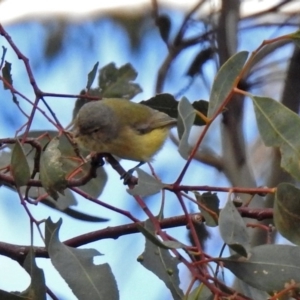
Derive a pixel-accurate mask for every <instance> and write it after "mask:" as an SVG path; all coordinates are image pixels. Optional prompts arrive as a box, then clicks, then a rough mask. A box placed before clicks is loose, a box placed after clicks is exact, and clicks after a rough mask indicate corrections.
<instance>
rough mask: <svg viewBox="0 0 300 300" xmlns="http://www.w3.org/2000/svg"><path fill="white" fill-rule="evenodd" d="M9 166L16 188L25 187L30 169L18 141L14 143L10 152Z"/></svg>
mask: <svg viewBox="0 0 300 300" xmlns="http://www.w3.org/2000/svg"><path fill="white" fill-rule="evenodd" d="M10 166H11V168H10V170H11V174H12V176H13V178H14V180H15V183H16V186H17V187H20V186H23V185H26V184H27V183H28V181H29V179H30V168H29V164H28V162H27V158H26V156H25V154H24V151H23V148H22V145H21V144H20V142H19V140H17V141H16V143H15V145H14V148H13V150H12V153H11V161H10Z"/></svg>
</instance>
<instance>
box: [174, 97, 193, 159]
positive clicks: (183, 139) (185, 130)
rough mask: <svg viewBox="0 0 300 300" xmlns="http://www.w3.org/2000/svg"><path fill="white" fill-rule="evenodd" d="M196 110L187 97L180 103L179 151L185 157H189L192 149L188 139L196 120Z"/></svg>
mask: <svg viewBox="0 0 300 300" xmlns="http://www.w3.org/2000/svg"><path fill="white" fill-rule="evenodd" d="M195 116H196V113H195V110H194V108H193V106H192V105H191V103H190V102H189V101H188V99H187V98H185V97H183V98H182V99H181V101H180V102H179V104H178V127H177V128H178V136H179V138H180V143H179V147H178V151H179V153H180V155H181V156H182V157H183V158H184V159H188V157H189V155H190V151H191V146H190V145H189V142H188V139H189V135H190V131H191V128H192V126H193V124H194V121H195Z"/></svg>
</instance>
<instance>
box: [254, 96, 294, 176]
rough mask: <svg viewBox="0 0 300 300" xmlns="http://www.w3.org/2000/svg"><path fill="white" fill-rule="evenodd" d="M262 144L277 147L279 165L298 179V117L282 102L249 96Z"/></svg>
mask: <svg viewBox="0 0 300 300" xmlns="http://www.w3.org/2000/svg"><path fill="white" fill-rule="evenodd" d="M251 99H252V100H253V103H254V108H255V115H256V121H257V125H258V129H259V132H260V135H261V137H262V140H263V142H264V144H265V145H266V146H268V147H279V148H280V151H281V163H280V165H281V167H282V168H283V169H285V170H286V171H287V172H288V173H290V174H291V175H292V176H293V177H294V178H296V179H297V180H300V164H299V161H300V118H299V116H298V115H297V114H296V113H294V112H293V111H291V110H290V109H288V108H287V107H286V106H284V105H283V104H281V103H279V102H277V101H275V100H273V99H271V98H267V97H257V96H251Z"/></svg>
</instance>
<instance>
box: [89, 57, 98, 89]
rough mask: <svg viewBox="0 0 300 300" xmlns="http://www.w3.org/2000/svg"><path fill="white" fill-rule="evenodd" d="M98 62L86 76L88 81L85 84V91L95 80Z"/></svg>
mask: <svg viewBox="0 0 300 300" xmlns="http://www.w3.org/2000/svg"><path fill="white" fill-rule="evenodd" d="M98 66H99V62H96V63H95V65H94V67H93V69H92V70H91V71H90V72H89V74H88V80H87V83H86V89H87V90H89V89H90V88H91V86H92V84H93V82H94V80H95V77H96V74H97V70H98Z"/></svg>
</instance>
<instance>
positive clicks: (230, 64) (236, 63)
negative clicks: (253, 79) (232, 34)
mask: <svg viewBox="0 0 300 300" xmlns="http://www.w3.org/2000/svg"><path fill="white" fill-rule="evenodd" d="M247 57H248V52H247V51H242V52H239V53H237V54H235V55H233V56H232V57H231V58H229V60H227V61H226V62H225V64H224V65H223V66H222V67H221V69H220V70H219V72H218V74H217V76H216V78H215V81H214V83H213V86H212V90H211V94H210V98H209V106H208V113H207V116H208V117H209V118H211V117H212V116H213V115H214V114H215V113H216V112H217V110H218V109H219V108H220V106H221V104H222V103H223V102H224V100H225V99H226V98H227V97H228V96H229V94H230V92H231V91H232V89H233V88H234V87H235V85H236V84H237V82H236V79H237V77H238V75H240V73H241V71H242V69H243V66H244V64H245V62H246V60H247Z"/></svg>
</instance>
